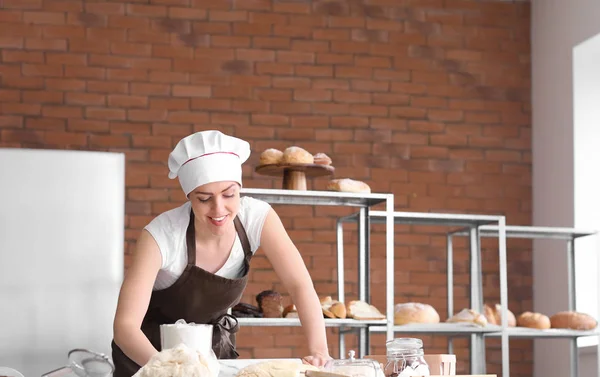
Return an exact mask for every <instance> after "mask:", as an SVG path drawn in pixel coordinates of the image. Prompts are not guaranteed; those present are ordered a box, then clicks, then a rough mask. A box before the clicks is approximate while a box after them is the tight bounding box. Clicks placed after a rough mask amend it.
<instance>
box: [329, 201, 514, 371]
mask: <svg viewBox="0 0 600 377" xmlns="http://www.w3.org/2000/svg"><path fill="white" fill-rule="evenodd" d="M392 217H393V222H394V224H400V225H432V226H448V227H461V228H465V227H466V228H467V229H468V230H467V234H468V235H469V236H470V279H471V284H470V288H471V289H470V301H471V302H470V305H471V308H473V309H475V310H479V311H480V312H483V284H482V280H481V279H482V274H481V252H480V245H479V233H480V231H481V229H482V227H484V226H486V225H490V224H497V225H496V229H497V230H498V250H499V260H500V265H499V273H500V276H501V277H502V278H503V279H504V280H506V238H505V237H504V233H505V229H506V224H505V217H504V216H488V215H470V214H451V213H421V212H393V214H392ZM388 219H389V213H386V212H380V211H372V212H371V213H370V214H369V218H368V220H369V221H371V222H372V223H382V222H385V221H388ZM361 221H362V222H364V221H365V220H363V219H361V213H357V214H352V215H349V216H345V217H342V218H340V219H339V220H338V224H337V227H338V258H339V259H338V270H340V267H342V269H343V260H344V259H343V254H344V252H343V224H344V223H349V222H358V223H359V224H360V223H361ZM387 232H388V233H390V231H389V229H388V230H387ZM446 239H447V284H448V313H447V314H448V317H451V316H452V315H454V314H455V313H454V299H453V295H454V292H453V287H454V280H453V258H452V238H451V236H450V235H448V236H447V238H446ZM386 267H387V269H388V271H389V270H391V271H393V270H394V255H393V253H389V252H388V253H387V254H386ZM386 275H387V276H393V272H392V273H387V274H386ZM366 284H368V280H366ZM340 291H341V292H342V295H341V296H340V300H341V301H343V299H344V296H343V289H341V290H340ZM500 296H501V297H500V301H501V305H502V307H503V313H504V315H503V316H502V318H503V323H502V326H488V327H477V326H469V325H463V324H453V323H439V324H429V325H422V324H419V325H417V324H411V325H404V326H394V324H393V318H394V304H395V303H394V282H393V281H389V280H388V281H387V282H386V303H387V304H386V306H387V307H386V309H387V310H386V315H387V318H388V321H387V323H386V325H385V326H377V325H373V326H369V328H368V331H369V332H370V333H382V332H385V333H386V335H387V340H390V339H393V338H394V334H395V333H421V334H424V333H429V334H436V333H437V334H445V335H449V336H469V337H470V338H471V348H470V352H471V357H470V359H471V373H475V374H485V367H486V365H485V339H484V335H485V334H488V333H494V332H496V333H500V334H501V337H502V355H503V357H504V356H505V355H506V356H507V355H508V336H507V334H506V333H505V332H503V331H502V329H503V328H507V326H508V324H507V323H506V318H507V316H506V314H505V313H506V308H507V304H508V297H507V290H506V285H505V286H504V287H501V290H500ZM343 347H344V339H343V334H340V349H343ZM449 347H451V344H449ZM361 356H362V355H361ZM503 375H504V377H508V376H509V371H508V364H503Z"/></svg>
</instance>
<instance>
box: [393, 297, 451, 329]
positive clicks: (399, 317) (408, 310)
mask: <svg viewBox="0 0 600 377" xmlns="http://www.w3.org/2000/svg"><path fill="white" fill-rule="evenodd" d="M439 322H440V315H439V314H438V312H437V311H436V310H435V309H434V308H433V306H431V305H428V304H421V303H418V302H405V303H402V304H396V306H395V307H394V324H395V325H398V326H401V325H406V324H408V323H439Z"/></svg>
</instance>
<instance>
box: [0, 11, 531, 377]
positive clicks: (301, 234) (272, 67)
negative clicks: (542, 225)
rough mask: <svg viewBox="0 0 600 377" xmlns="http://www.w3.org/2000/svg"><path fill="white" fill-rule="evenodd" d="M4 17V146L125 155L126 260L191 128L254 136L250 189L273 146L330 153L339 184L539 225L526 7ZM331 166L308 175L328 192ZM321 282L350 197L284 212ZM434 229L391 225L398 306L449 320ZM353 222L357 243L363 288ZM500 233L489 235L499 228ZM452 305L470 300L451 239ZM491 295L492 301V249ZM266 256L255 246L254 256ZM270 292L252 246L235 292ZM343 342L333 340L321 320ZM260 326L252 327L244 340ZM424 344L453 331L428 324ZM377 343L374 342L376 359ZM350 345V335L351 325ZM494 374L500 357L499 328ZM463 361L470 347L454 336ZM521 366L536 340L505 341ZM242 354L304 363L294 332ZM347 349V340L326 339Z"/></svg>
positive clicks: (517, 271)
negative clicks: (534, 209)
mask: <svg viewBox="0 0 600 377" xmlns="http://www.w3.org/2000/svg"><path fill="white" fill-rule="evenodd" d="M2 4H3V7H2V10H0V21H1V23H0V30H1V32H0V47H1V48H2V53H1V56H0V57H1V63H0V75H1V79H2V81H1V83H2V86H1V88H0V101H1V104H2V113H1V114H0V145H1V146H3V147H17V148H18V147H29V148H58V149H82V150H104V151H115V152H123V153H125V154H126V155H127V207H126V214H127V225H126V226H127V229H126V240H125V241H126V245H127V253H128V255H129V253H130V252H131V251H132V247H133V244H134V241H135V239H136V237H137V235H138V234H139V231H140V229H141V228H142V227H143V226H144V225H145V224H146V223H147V222H148V221H149V220H150V219H151V218H152V217H153V216H155V215H157V214H159V213H160V212H162V211H164V210H167V209H170V208H172V207H174V206H176V205H179V204H180V203H181V202H182V200H183V199H184V198H183V196H182V193H181V190H180V189H179V187H178V185H177V182H176V181H170V180H168V179H167V168H166V159H167V155H168V153H169V151H170V149H171V148H172V147H173V146H174V145H175V143H176V142H177V141H178V140H179V139H180V138H181V137H183V136H185V135H188V134H190V133H192V132H194V131H198V130H203V129H207V128H217V129H220V130H222V131H224V132H227V133H231V134H233V135H236V136H238V137H242V138H245V139H247V140H248V141H249V142H250V143H251V144H252V147H253V155H252V157H251V158H250V161H249V163H248V164H247V166H246V167H245V170H244V172H245V179H246V180H245V184H246V186H247V187H279V185H280V181H279V180H277V179H272V178H268V177H263V176H259V175H257V174H255V173H254V172H253V167H254V166H255V165H256V162H257V159H258V155H259V153H260V152H261V151H262V150H264V149H266V148H269V147H278V148H285V147H287V146H290V145H294V144H295V145H300V146H302V147H304V148H306V149H308V150H309V151H311V152H312V153H316V152H325V153H327V154H329V155H330V156H331V157H332V158H333V161H334V165H335V167H336V169H337V170H336V176H337V177H351V178H355V179H361V180H364V181H366V182H368V183H369V184H370V185H371V187H372V188H373V190H374V191H378V192H393V193H394V194H395V201H396V208H397V209H408V210H411V211H432V210H435V211H455V212H456V211H457V212H472V213H500V214H505V215H506V216H507V219H508V221H509V223H512V224H528V223H529V222H530V219H531V187H530V186H531V184H530V181H531V162H530V161H531V151H530V144H531V136H530V98H529V96H530V94H529V93H530V68H529V57H530V46H529V43H528V39H529V38H528V36H529V4H528V3H526V2H516V3H515V2H498V1H466V0H465V1H460V0H445V1H442V0H422V1H389V0H388V1H386V0H370V1H365V2H364V3H363V2H361V1H359V0H351V1H335V0H331V1H312V2H311V1H298V0H296V1H267V0H246V1H226V0H222V1H202V0H148V1H144V0H138V1H135V0H131V1H78V0H63V1H58V0H56V1H54V0H43V1H42V0H4V1H3V2H2ZM325 183H326V179H322V178H321V179H315V180H314V181H311V182H310V187H311V188H321V189H322V188H324V185H325ZM276 208H277V209H278V210H279V211H280V214H281V216H282V218H283V221H284V222H285V224H286V226H287V228H288V229H289V232H290V234H291V235H292V238H293V239H294V240H295V241H296V243H297V245H298V247H299V249H300V250H301V252H302V254H303V256H304V257H305V260H306V262H307V265H308V267H309V268H310V271H311V273H312V276H313V278H314V280H315V284H316V286H317V290H318V291H319V293H320V294H321V295H326V294H334V293H335V287H336V277H335V268H334V267H335V231H334V224H335V216H337V215H340V214H347V213H349V211H348V209H345V208H342V209H339V208H310V207H286V206H277V207H276ZM374 228H375V232H374V234H373V235H372V238H371V242H372V254H373V262H372V266H373V276H372V278H373V279H372V280H373V286H372V291H373V302H374V303H375V304H376V305H377V306H379V307H380V308H381V309H382V310H384V296H383V292H384V282H385V276H384V272H385V271H384V269H383V261H384V259H383V256H384V246H383V244H384V234H383V233H382V228H381V226H375V227H374ZM445 231H446V229H443V228H437V227H436V228H425V227H413V228H408V227H398V228H397V234H396V255H397V272H396V292H397V294H396V296H397V297H396V300H397V301H402V300H413V301H421V302H427V303H431V304H433V305H435V306H436V308H437V309H438V311H439V312H440V313H441V315H442V319H445V317H446V315H445V312H446V304H445V285H444V284H445V275H444V271H445V257H444V250H445V249H444V248H445V238H444V232H445ZM355 233H356V232H355V227H352V226H348V227H347V232H346V237H347V239H348V242H347V248H348V249H347V251H348V254H349V256H348V261H347V263H346V270H347V277H348V284H347V289H348V294H349V297H350V298H352V295H353V294H355V292H356V284H355V283H356V271H357V263H356V247H355V240H356V235H355ZM492 241H493V240H492ZM457 243H458V245H459V246H458V247H459V248H458V249H457V255H456V266H455V268H456V273H457V276H456V280H455V281H456V283H457V287H456V289H455V294H456V300H457V301H456V305H457V308H461V307H464V306H467V305H468V302H467V297H468V289H467V284H468V277H467V275H466V274H465V272H466V271H467V267H468V260H467V255H468V254H467V253H466V249H465V247H464V246H465V242H464V240H460V241H459V240H457ZM489 244H490V247H489V248H486V251H485V252H484V266H483V268H484V272H485V276H484V283H485V287H486V300H488V301H494V300H497V299H498V296H499V290H498V273H497V266H498V265H497V257H496V250H495V249H494V247H493V242H491V241H490V242H489ZM509 246H510V249H509V265H510V272H509V279H510V280H509V281H510V284H511V285H510V305H511V306H510V307H511V309H512V310H513V311H515V312H516V313H518V312H520V311H522V310H525V309H530V308H531V255H530V250H529V246H530V245H529V244H528V243H519V242H509ZM259 255H260V253H259ZM268 288H275V289H278V290H280V291H281V292H282V293H283V294H285V290H284V289H283V288H282V287H281V285H280V284H279V283H278V279H277V277H276V276H275V275H274V273H273V272H272V270H271V268H270V265H269V263H268V262H267V261H266V260H265V258H264V257H262V256H258V257H257V258H256V260H255V262H254V270H253V272H252V281H251V283H250V286H249V288H248V293H247V295H246V296H245V297H244V300H245V301H247V302H253V296H254V295H255V294H256V293H258V292H260V291H261V290H263V289H268ZM330 334H331V336H330V345H331V347H332V350H335V349H336V344H337V336H336V335H335V334H334V333H333V332H330ZM250 335H259V336H258V337H255V338H251V337H250ZM423 338H424V339H425V341H426V347H427V350H428V352H443V347H444V346H445V341H446V338H445V337H443V336H435V337H430V336H424V337H423ZM383 341H384V339H383V337H381V336H377V337H373V344H374V345H375V346H376V347H375V348H374V350H373V352H382V350H383V347H382V346H383ZM348 342H349V346H350V347H354V346H355V343H354V337H353V336H349V337H348ZM488 343H489V344H490V346H489V353H488V360H489V366H490V371H494V372H497V371H498V368H497V365H498V362H499V359H500V352H499V349H498V343H497V342H496V341H488ZM458 345H459V347H458V348H457V353H458V354H459V370H461V371H465V368H466V365H468V364H467V362H468V354H467V353H466V348H465V347H464V345H465V342H464V341H459V342H458ZM511 346H512V348H513V352H512V353H511V355H512V360H513V362H512V367H513V370H512V372H513V373H511V375H513V376H520V375H523V376H528V375H530V374H531V362H530V359H531V352H530V349H531V343H530V342H526V341H525V342H523V341H519V342H517V341H513V342H511ZM239 348H240V352H241V354H242V356H243V357H268V356H301V355H303V354H304V353H305V349H306V348H305V342H304V340H303V338H302V333H301V331H300V330H299V329H289V328H253V329H250V328H244V329H242V331H241V334H240V336H239ZM334 355H336V356H337V352H335V351H334Z"/></svg>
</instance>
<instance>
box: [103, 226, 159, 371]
mask: <svg viewBox="0 0 600 377" xmlns="http://www.w3.org/2000/svg"><path fill="white" fill-rule="evenodd" d="M161 264H162V257H161V255H160V250H159V248H158V245H157V243H156V241H155V240H154V238H153V237H152V236H151V235H150V233H148V231H146V230H143V231H142V234H141V235H140V238H139V240H138V242H137V245H136V250H135V253H134V255H133V260H132V263H131V265H130V266H129V268H128V269H127V274H126V275H125V279H124V280H123V285H122V286H121V292H120V294H119V302H118V304H117V312H116V314H115V320H114V323H113V331H114V340H115V343H116V344H117V345H118V346H119V348H121V350H122V351H123V353H125V355H127V356H128V357H129V358H130V359H131V360H133V361H135V362H136V363H137V364H138V365H140V366H144V365H145V364H146V363H147V362H148V360H150V358H151V357H152V356H153V355H154V354H155V353H158V350H157V349H156V348H154V346H153V345H152V343H150V341H149V340H148V338H147V337H146V335H144V333H143V332H142V330H141V329H140V327H141V325H142V320H143V319H144V315H145V314H146V311H147V310H148V304H149V303H150V296H151V295H152V288H153V285H154V281H155V279H156V274H157V273H158V270H159V269H160V266H161Z"/></svg>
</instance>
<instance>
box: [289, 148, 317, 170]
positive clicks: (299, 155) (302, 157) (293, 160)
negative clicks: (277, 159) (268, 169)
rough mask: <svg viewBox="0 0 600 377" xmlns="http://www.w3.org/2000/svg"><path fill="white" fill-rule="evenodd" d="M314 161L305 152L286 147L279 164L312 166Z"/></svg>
mask: <svg viewBox="0 0 600 377" xmlns="http://www.w3.org/2000/svg"><path fill="white" fill-rule="evenodd" d="M314 161H315V159H314V157H313V155H312V154H310V153H308V152H307V151H306V150H304V149H302V148H300V147H296V146H292V147H288V148H286V149H285V150H284V151H283V157H282V159H281V162H282V163H284V164H291V165H293V164H312V163H314Z"/></svg>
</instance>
